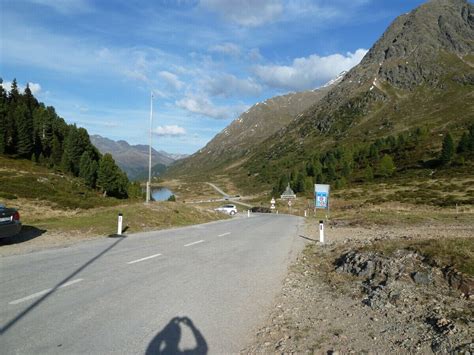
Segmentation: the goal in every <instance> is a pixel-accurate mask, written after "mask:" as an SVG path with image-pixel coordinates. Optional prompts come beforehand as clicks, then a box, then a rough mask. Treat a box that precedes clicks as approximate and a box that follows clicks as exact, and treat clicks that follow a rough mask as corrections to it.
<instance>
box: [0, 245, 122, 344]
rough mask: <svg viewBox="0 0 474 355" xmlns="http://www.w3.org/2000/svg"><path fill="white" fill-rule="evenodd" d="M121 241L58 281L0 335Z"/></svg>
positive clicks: (2, 329) (9, 323) (3, 329)
mask: <svg viewBox="0 0 474 355" xmlns="http://www.w3.org/2000/svg"><path fill="white" fill-rule="evenodd" d="M122 240H124V238H120V239H118V240H117V241H115V242H114V243H113V244H112V245H109V246H108V247H107V248H105V249H104V250H103V251H101V252H100V253H99V254H97V255H96V256H94V257H93V258H92V259H90V260H89V261H87V262H86V263H85V264H84V265H82V266H81V267H79V268H78V269H76V270H75V271H74V272H73V273H72V274H70V275H69V276H67V277H66V278H65V279H63V280H62V281H60V282H59V283H58V284H57V285H56V286H54V287H53V288H51V290H50V291H48V293H45V294H44V295H43V296H42V297H41V298H39V299H38V300H36V301H35V302H34V303H32V304H31V305H30V306H28V308H26V309H25V310H24V311H22V312H21V313H20V314H18V315H17V316H16V317H15V318H13V319H12V320H10V321H9V322H8V323H6V324H5V326H4V327H3V328H1V329H0V335H1V334H4V333H6V332H7V331H8V330H9V329H10V328H11V327H12V326H14V325H15V324H16V323H17V322H18V321H19V320H21V319H22V318H23V317H24V316H26V315H27V314H28V313H30V312H31V311H32V310H33V309H35V308H36V307H38V306H39V305H40V304H41V303H43V301H44V300H46V299H47V298H48V297H49V296H51V295H52V294H53V293H55V292H56V290H57V289H58V288H60V287H61V286H62V285H64V284H65V283H67V282H69V281H71V279H72V278H73V277H74V276H76V275H77V274H79V273H80V272H81V271H82V270H84V269H85V268H87V267H88V266H89V265H91V264H92V263H93V262H95V261H96V260H97V259H99V258H100V257H102V256H103V255H104V254H105V253H107V252H108V251H109V250H111V249H112V248H114V247H115V246H116V245H117V244H119V243H120V242H121V241H122Z"/></svg>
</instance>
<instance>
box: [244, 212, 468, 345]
mask: <svg viewBox="0 0 474 355" xmlns="http://www.w3.org/2000/svg"><path fill="white" fill-rule="evenodd" d="M318 233H319V232H318V230H317V224H316V221H314V220H312V221H310V222H309V223H308V226H307V231H306V234H305V235H302V236H301V237H302V238H305V239H306V240H307V241H308V245H307V246H306V248H305V250H304V251H303V252H302V253H301V254H300V256H299V257H298V259H297V260H296V262H295V263H294V264H293V265H292V266H291V268H290V269H289V272H288V275H287V277H286V279H285V280H284V282H283V286H282V291H281V293H280V294H279V296H278V297H277V298H276V300H275V305H274V308H273V310H272V312H271V313H270V314H269V316H268V318H267V321H266V322H265V324H263V325H262V326H261V327H260V328H259V329H258V330H257V331H256V334H255V338H254V341H253V342H252V343H251V344H250V345H248V346H247V347H246V348H244V349H242V350H241V353H262V352H263V353H306V352H308V353H321V354H322V353H327V354H331V353H387V352H390V353H407V352H410V353H466V354H467V353H471V354H472V353H473V352H474V343H473V339H474V331H473V330H474V311H473V309H474V299H473V295H472V292H473V280H472V278H469V277H464V279H463V282H464V283H463V285H464V286H463V287H464V288H462V289H461V286H460V283H459V282H458V283H456V282H455V280H456V277H457V278H458V281H459V277H462V276H466V275H462V274H459V273H456V272H455V271H453V270H451V271H450V270H449V269H447V268H442V267H441V266H440V267H436V266H433V265H430V264H428V263H427V261H426V260H425V259H424V258H423V256H421V255H419V254H417V253H416V252H414V251H410V250H400V251H395V252H394V254H393V255H392V256H390V257H387V256H383V255H379V254H378V253H376V252H373V251H371V246H372V245H374V244H375V243H384V242H385V241H391V243H392V244H393V243H394V242H396V241H406V240H409V241H416V240H423V239H431V238H446V237H453V236H456V237H458V238H469V239H470V240H472V238H474V228H473V225H472V224H470V223H468V224H464V225H462V224H456V223H454V224H450V225H444V226H443V225H441V224H436V225H419V226H407V227H404V226H381V225H378V226H372V227H370V228H362V227H357V226H355V227H348V226H344V224H341V223H339V224H338V223H335V224H332V226H329V227H327V228H326V237H327V240H328V243H326V245H324V246H322V245H320V244H319V242H318V241H316V239H318V235H319V234H318ZM470 245H472V244H470ZM471 252H473V251H472V250H471ZM471 255H472V254H471ZM449 272H451V274H449ZM453 273H454V274H453ZM453 275H455V277H453ZM466 287H467V289H466ZM469 287H471V288H470V289H469Z"/></svg>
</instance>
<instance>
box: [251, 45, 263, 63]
mask: <svg viewBox="0 0 474 355" xmlns="http://www.w3.org/2000/svg"><path fill="white" fill-rule="evenodd" d="M248 58H249V59H250V60H251V61H253V62H258V61H259V60H262V59H263V57H262V55H261V54H260V50H259V49H258V48H252V49H251V50H249V52H248Z"/></svg>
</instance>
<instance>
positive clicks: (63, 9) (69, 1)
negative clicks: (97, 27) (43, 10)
mask: <svg viewBox="0 0 474 355" xmlns="http://www.w3.org/2000/svg"><path fill="white" fill-rule="evenodd" d="M29 1H30V2H32V3H34V4H38V5H41V6H46V7H49V8H52V9H54V10H55V11H57V12H59V13H61V14H63V15H69V14H76V13H78V12H89V11H91V10H92V7H91V5H90V4H89V3H88V2H87V1H86V0H29Z"/></svg>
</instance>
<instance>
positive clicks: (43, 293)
mask: <svg viewBox="0 0 474 355" xmlns="http://www.w3.org/2000/svg"><path fill="white" fill-rule="evenodd" d="M81 281H82V279H76V280H72V281H69V282H66V283H65V284H63V285H61V286H59V287H58V288H63V287H67V286H71V285H74V284H75V283H78V282H81ZM51 291H53V289H52V288H48V289H47V290H43V291H40V292H36V293H33V294H32V295H29V296H26V297H23V298H20V299H17V300H15V301H11V302H9V303H8V304H18V303H22V302H25V301H29V300H31V299H33V298H37V297H40V296H43V295H45V294H47V293H49V292H51Z"/></svg>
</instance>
